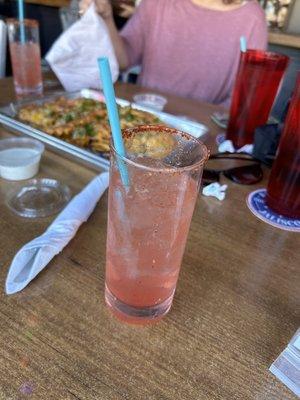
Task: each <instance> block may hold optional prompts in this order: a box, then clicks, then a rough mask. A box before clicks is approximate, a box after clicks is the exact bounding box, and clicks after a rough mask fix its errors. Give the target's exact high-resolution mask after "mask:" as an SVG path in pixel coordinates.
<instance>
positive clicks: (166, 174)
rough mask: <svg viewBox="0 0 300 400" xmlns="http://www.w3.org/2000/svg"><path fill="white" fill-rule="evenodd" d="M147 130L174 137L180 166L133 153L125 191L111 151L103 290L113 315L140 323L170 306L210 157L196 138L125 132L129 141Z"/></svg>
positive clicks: (176, 133) (166, 131) (168, 132)
mask: <svg viewBox="0 0 300 400" xmlns="http://www.w3.org/2000/svg"><path fill="white" fill-rule="evenodd" d="M147 130H148V131H149V130H150V131H156V132H163V133H164V134H165V135H172V136H174V138H176V140H178V143H179V142H180V144H179V145H178V148H179V147H180V150H178V152H177V153H178V159H177V161H178V163H177V161H176V157H175V158H174V159H173V161H172V166H170V165H168V164H167V162H168V157H167V158H165V161H166V162H165V161H164V160H157V159H153V158H151V157H139V156H137V155H134V154H129V156H128V157H129V158H128V159H123V162H124V165H125V166H126V168H127V170H128V174H129V179H130V186H129V188H128V189H126V188H125V187H124V185H123V183H122V181H121V178H120V174H119V168H118V161H117V160H118V156H117V154H116V152H115V150H114V149H113V148H112V151H111V167H110V186H109V210H108V231H107V258H106V290H105V298H106V302H107V304H108V306H109V307H110V308H111V310H112V311H113V313H114V314H115V315H117V316H118V317H119V318H120V319H122V320H125V321H127V322H133V323H141V324H146V323H149V322H152V321H155V320H158V319H159V318H161V317H162V316H164V315H165V314H166V313H167V312H168V311H169V309H170V307H171V304H172V300H173V296H174V292H175V288H176V283H177V278H178V274H179V270H180V266H181V260H182V257H183V253H184V249H185V243H186V239H187V235H188V231H189V227H190V222H191V218H192V215H193V211H194V207H195V203H196V199H197V195H198V189H199V184H200V180H201V176H202V170H203V164H204V162H205V161H206V159H207V156H208V152H207V149H206V147H205V146H204V145H203V144H202V143H201V142H199V141H198V140H197V139H194V138H192V137H191V136H189V135H186V134H183V133H182V132H179V131H176V130H175V129H170V128H164V127H157V126H156V127H154V126H152V127H151V126H145V127H137V128H133V129H128V130H125V131H124V132H123V137H124V135H125V137H126V135H127V137H126V138H125V142H126V140H133V139H134V137H135V136H136V135H139V134H140V133H144V132H145V131H147ZM183 148H185V149H188V150H187V151H185V152H186V154H184V155H183V157H185V164H184V166H179V165H180V163H181V161H182V160H183V157H182V155H181V154H180V151H181V150H182V149H183ZM176 151H177V148H175V153H176ZM173 154H174V153H173ZM169 160H170V159H169ZM174 160H175V161H174ZM187 160H188V163H187ZM174 163H175V164H174ZM176 164H177V165H176Z"/></svg>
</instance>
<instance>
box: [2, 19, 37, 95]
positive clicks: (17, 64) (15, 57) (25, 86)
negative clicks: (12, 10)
mask: <svg viewBox="0 0 300 400" xmlns="http://www.w3.org/2000/svg"><path fill="white" fill-rule="evenodd" d="M7 25H8V34H9V49H10V56H11V62H12V69H13V78H14V85H15V90H16V93H17V95H20V96H24V95H39V94H41V93H42V90H43V84H42V71H41V52H40V44H39V32H38V23H37V21H34V20H24V23H23V36H22V35H21V27H20V22H19V21H18V20H12V19H9V20H8V22H7Z"/></svg>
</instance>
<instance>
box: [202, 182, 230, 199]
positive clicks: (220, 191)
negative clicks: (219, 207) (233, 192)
mask: <svg viewBox="0 0 300 400" xmlns="http://www.w3.org/2000/svg"><path fill="white" fill-rule="evenodd" d="M227 188H228V185H220V184H219V183H218V182H213V183H211V184H209V185H207V186H204V188H203V189H202V194H203V195H204V196H212V197H215V198H216V199H218V200H220V201H223V200H224V199H225V196H226V190H227Z"/></svg>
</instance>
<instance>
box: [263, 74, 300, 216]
mask: <svg viewBox="0 0 300 400" xmlns="http://www.w3.org/2000/svg"><path fill="white" fill-rule="evenodd" d="M266 202H267V205H268V206H269V207H270V208H271V209H272V210H274V211H275V212H276V213H278V214H281V215H284V216H286V217H290V218H300V74H299V75H298V80H297V84H296V87H295V92H294V96H293V98H292V101H291V103H290V107H289V111H288V115H287V118H286V122H285V126H284V129H283V132H282V135H281V138H280V142H279V147H278V151H277V156H276V159H275V161H274V164H273V166H272V170H271V175H270V179H269V183H268V188H267V197H266Z"/></svg>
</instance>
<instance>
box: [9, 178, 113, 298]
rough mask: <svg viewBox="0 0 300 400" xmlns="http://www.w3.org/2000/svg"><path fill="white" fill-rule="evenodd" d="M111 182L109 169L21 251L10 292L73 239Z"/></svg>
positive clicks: (12, 270) (11, 275)
mask: <svg viewBox="0 0 300 400" xmlns="http://www.w3.org/2000/svg"><path fill="white" fill-rule="evenodd" d="M108 183H109V174H108V172H103V173H102V174H100V175H98V176H96V177H95V178H94V179H93V180H92V181H91V182H90V183H89V184H88V185H87V186H86V187H85V188H84V189H83V190H82V191H81V192H80V193H78V194H77V195H76V196H75V197H74V198H73V199H72V200H71V201H70V203H69V204H68V205H67V206H66V207H65V208H64V210H63V211H62V212H61V213H60V214H59V215H58V216H57V217H56V218H55V220H54V221H53V222H52V224H51V225H50V226H49V227H48V229H47V230H46V231H45V232H44V233H43V234H42V235H41V236H39V237H37V238H35V239H33V240H32V241H31V242H29V243H27V244H25V245H24V246H23V247H22V248H21V249H20V250H19V251H18V253H17V254H16V255H15V257H14V259H13V261H12V263H11V266H10V268H9V271H8V275H7V278H6V283H5V291H6V293H7V294H13V293H16V292H19V291H20V290H22V289H24V288H25V287H26V286H27V285H28V284H29V282H31V281H32V279H34V278H35V277H36V276H37V274H38V273H39V272H41V271H42V269H44V268H45V267H46V265H47V264H48V263H49V262H50V261H51V260H52V258H53V257H54V256H56V255H57V254H58V253H60V252H61V251H62V249H63V248H64V247H65V246H66V245H67V244H68V243H69V242H70V240H72V239H73V237H74V236H75V234H76V232H77V230H78V228H79V227H80V225H81V224H82V223H83V222H85V221H87V219H88V218H89V216H90V215H91V214H92V212H93V210H94V208H95V206H96V204H97V202H98V201H99V199H100V198H101V196H102V194H103V193H104V192H105V190H106V189H107V187H108Z"/></svg>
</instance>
